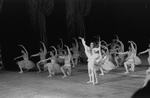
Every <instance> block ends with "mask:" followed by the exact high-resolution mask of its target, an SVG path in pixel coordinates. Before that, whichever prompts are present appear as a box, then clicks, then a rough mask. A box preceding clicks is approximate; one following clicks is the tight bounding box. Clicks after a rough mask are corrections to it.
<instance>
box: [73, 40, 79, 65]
mask: <svg viewBox="0 0 150 98" xmlns="http://www.w3.org/2000/svg"><path fill="white" fill-rule="evenodd" d="M74 40H75V42H76V44H74V43H73V44H72V46H73V47H72V48H71V50H72V52H73V55H72V57H71V59H72V60H73V61H72V63H73V67H75V66H76V65H77V64H78V60H79V44H78V41H77V39H76V38H74Z"/></svg>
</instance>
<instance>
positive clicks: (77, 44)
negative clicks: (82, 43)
mask: <svg viewBox="0 0 150 98" xmlns="http://www.w3.org/2000/svg"><path fill="white" fill-rule="evenodd" d="M73 39H74V40H75V42H76V49H77V51H78V50H79V43H78V41H77V39H76V38H73Z"/></svg>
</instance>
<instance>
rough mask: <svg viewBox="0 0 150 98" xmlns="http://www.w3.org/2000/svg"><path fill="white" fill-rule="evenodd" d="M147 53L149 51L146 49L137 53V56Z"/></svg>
mask: <svg viewBox="0 0 150 98" xmlns="http://www.w3.org/2000/svg"><path fill="white" fill-rule="evenodd" d="M148 51H149V49H147V50H145V51H142V52H140V53H139V55H140V54H144V53H146V52H148Z"/></svg>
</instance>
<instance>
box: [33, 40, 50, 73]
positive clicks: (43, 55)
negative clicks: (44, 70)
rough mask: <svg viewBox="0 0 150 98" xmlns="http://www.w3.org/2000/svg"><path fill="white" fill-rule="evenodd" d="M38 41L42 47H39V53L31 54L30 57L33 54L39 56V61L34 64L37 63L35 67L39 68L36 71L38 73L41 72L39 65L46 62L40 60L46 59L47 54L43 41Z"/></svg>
mask: <svg viewBox="0 0 150 98" xmlns="http://www.w3.org/2000/svg"><path fill="white" fill-rule="evenodd" d="M40 43H42V45H43V49H42V48H40V52H39V53H37V54H34V55H31V57H33V56H40V61H39V62H37V64H36V65H37V68H38V70H39V71H38V72H37V73H40V72H41V67H40V66H41V65H45V64H46V62H41V60H44V59H46V55H47V49H46V46H45V44H44V43H43V42H41V41H40Z"/></svg>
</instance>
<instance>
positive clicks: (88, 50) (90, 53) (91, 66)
mask: <svg viewBox="0 0 150 98" xmlns="http://www.w3.org/2000/svg"><path fill="white" fill-rule="evenodd" d="M79 39H81V41H82V44H83V46H84V49H85V54H86V55H87V57H88V60H87V61H88V74H89V79H90V81H88V82H87V83H93V85H95V84H97V83H98V79H97V73H96V67H95V60H96V59H97V58H98V56H99V54H96V52H97V51H99V48H94V46H93V44H90V47H88V46H87V45H86V44H85V40H84V38H81V37H79ZM94 77H95V79H94ZM94 80H95V81H94Z"/></svg>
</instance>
